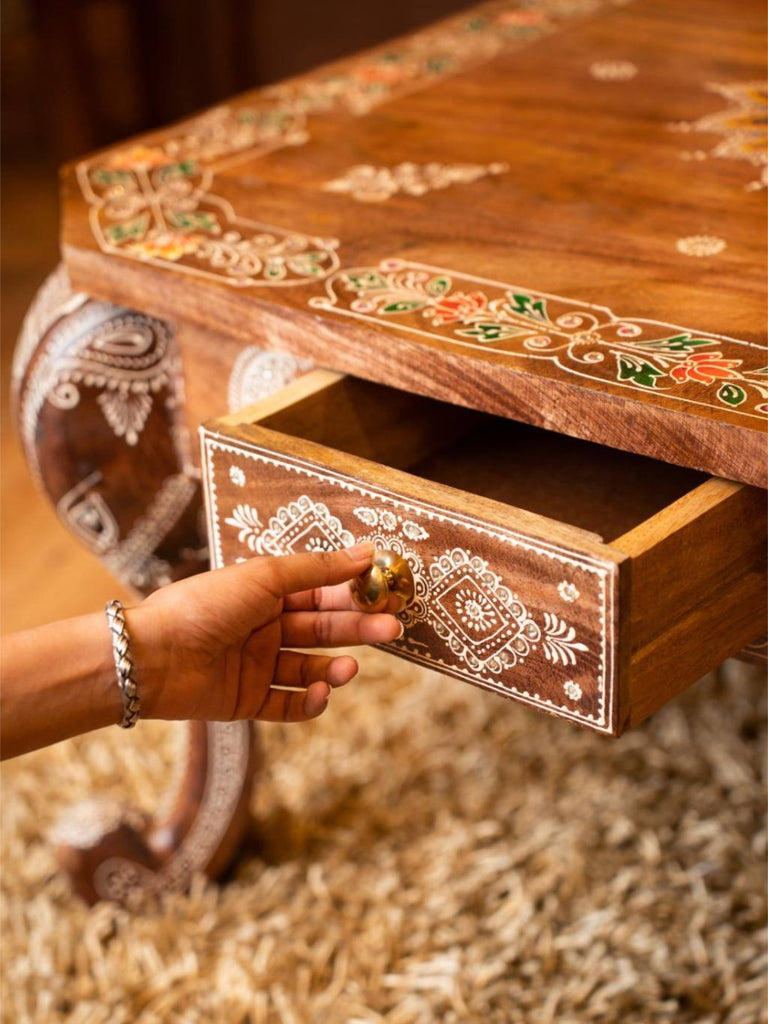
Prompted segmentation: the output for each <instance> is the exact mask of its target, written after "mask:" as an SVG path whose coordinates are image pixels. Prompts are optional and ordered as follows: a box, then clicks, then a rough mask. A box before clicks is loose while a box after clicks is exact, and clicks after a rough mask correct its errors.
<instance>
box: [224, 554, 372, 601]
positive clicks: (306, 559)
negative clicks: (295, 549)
mask: <svg viewBox="0 0 768 1024" xmlns="http://www.w3.org/2000/svg"><path fill="white" fill-rule="evenodd" d="M372 559H373V544H371V543H369V542H365V543H363V544H356V545H355V546H354V547H351V548H342V549H341V550H340V551H311V552H307V553H306V554H299V555H278V556H269V557H263V558H259V559H251V560H250V561H249V562H245V563H243V564H244V565H248V566H253V570H252V571H253V572H257V573H258V574H259V582H260V583H261V585H262V586H263V587H265V588H266V589H267V590H269V591H270V592H271V593H272V594H273V595H274V596H275V597H280V598H283V597H285V596H286V595H287V594H295V593H297V592H301V591H306V590H314V589H316V588H318V587H330V586H334V585H335V584H338V583H343V582H344V581H345V580H351V579H353V578H354V577H355V576H359V575H360V573H362V572H364V571H365V570H366V569H367V568H368V566H369V565H370V564H371V560H372Z"/></svg>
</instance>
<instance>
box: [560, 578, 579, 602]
mask: <svg viewBox="0 0 768 1024" xmlns="http://www.w3.org/2000/svg"><path fill="white" fill-rule="evenodd" d="M557 592H558V594H559V595H560V597H562V599H563V600H564V601H567V602H568V603H569V604H570V603H571V602H573V601H578V600H579V598H580V597H581V594H579V591H578V588H577V587H574V585H573V584H572V583H568V582H567V581H566V580H563V582H562V583H558V585H557Z"/></svg>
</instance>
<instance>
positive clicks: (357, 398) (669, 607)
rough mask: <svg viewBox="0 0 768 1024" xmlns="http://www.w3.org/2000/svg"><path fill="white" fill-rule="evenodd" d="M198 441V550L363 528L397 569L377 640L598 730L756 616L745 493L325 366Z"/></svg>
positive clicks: (706, 658)
mask: <svg viewBox="0 0 768 1024" xmlns="http://www.w3.org/2000/svg"><path fill="white" fill-rule="evenodd" d="M201 437H202V449H203V472H204V484H205V488H206V503H207V508H208V521H209V535H210V543H211V557H212V560H213V564H214V565H223V564H227V563H229V562H231V561H234V560H235V559H237V558H242V557H248V556H249V555H251V554H254V553H273V554H275V553H276V554H287V553H290V552H292V551H298V550H305V549H312V548H313V547H329V546H330V547H334V546H338V545H339V544H342V543H352V541H353V540H354V541H359V540H362V539H364V538H365V539H373V540H374V541H375V543H376V544H377V545H378V546H379V547H381V548H392V549H393V550H394V551H395V552H396V553H398V554H400V555H401V556H402V557H404V558H405V559H406V560H407V561H408V563H409V565H410V567H411V570H412V572H413V575H414V577H415V579H416V598H415V602H414V604H413V605H411V606H410V607H409V608H407V609H406V610H405V612H404V613H403V614H402V619H403V622H404V623H405V625H406V631H405V635H404V636H403V637H402V638H401V639H400V640H396V641H394V642H393V643H392V644H390V645H388V648H389V649H390V650H392V652H393V653H395V654H398V655H400V656H402V657H405V658H409V659H411V660H414V661H416V662H419V663H421V664H428V665H431V666H432V667H435V668H437V669H438V670H439V671H442V672H445V673H446V674H449V675H454V676H456V677H457V678H459V679H463V680H465V681H468V682H471V683H474V684H476V685H479V686H482V687H484V688H486V689H489V690H493V691H494V692H497V693H501V694H504V695H506V696H510V697H512V698H513V699H517V700H521V701H523V702H524V703H527V704H529V705H531V706H533V707H536V708H538V709H540V710H544V711H548V712H550V713H552V714H556V715H560V716H562V717H565V718H567V719H570V720H571V721H574V722H577V723H578V724H581V725H585V726H587V727H589V728H593V729H596V730H598V731H600V732H604V733H608V734H611V735H618V734H620V733H621V732H623V731H624V730H625V729H627V728H629V727H631V726H633V725H636V724H637V723H638V722H640V721H642V719H643V718H645V717H646V716H647V715H648V714H650V713H651V712H652V711H654V710H656V709H657V708H658V707H660V706H661V705H662V704H664V703H666V701H668V700H669V699H671V697H673V696H674V695H675V694H676V693H678V692H680V691H681V690H682V689H684V688H685V687H687V686H689V685H691V684H692V683H693V682H695V681H696V679H698V678H700V677H701V675H703V674H704V673H705V672H706V671H708V670H710V669H712V668H714V667H715V666H716V665H718V664H719V663H720V662H721V661H723V660H724V659H725V658H726V657H728V656H730V655H732V654H734V653H735V652H736V651H737V650H738V649H739V647H741V646H743V645H744V644H745V643H746V642H748V640H749V639H750V638H754V636H756V635H757V634H758V633H759V632H760V630H761V628H762V627H763V625H764V622H765V616H766V600H765V592H766V572H765V545H764V537H765V531H766V512H765V501H764V493H763V492H762V491H760V490H758V489H757V488H752V487H747V486H744V485H741V484H736V483H731V482H727V481H723V480H718V479H714V478H706V477H705V476H702V475H701V474H697V473H694V472H692V471H689V470H683V469H679V468H675V467H672V466H669V465H667V464H664V463H658V462H654V461H653V460H651V459H648V458H645V457H641V456H634V455H628V454H624V453H621V452H618V451H611V450H610V449H606V448H603V447H600V446H596V445H592V444H589V443H586V442H580V441H575V440H572V439H569V438H566V437H561V436H558V435H556V434H553V433H550V432H547V431H541V430H537V429H535V428H532V427H527V426H524V425H521V424H512V423H509V422H508V421H505V420H499V419H497V418H495V417H491V416H489V415H488V414H484V413H479V412H471V411H468V410H454V409H453V407H452V406H449V405H445V404H443V403H439V402H435V401H433V400H428V399H423V398H420V397H418V396H415V395H406V394H404V393H403V392H400V391H396V390H393V389H390V388H386V387H383V386H380V385H373V384H370V383H368V382H365V381H361V380H356V379H353V378H345V377H340V376H338V375H336V374H331V373H329V372H327V371H317V372H316V373H313V374H309V375H307V376H306V377H304V378H302V379H300V380H299V381H297V382H296V383H294V384H293V385H291V386H290V387H288V388H286V389H284V390H283V391H282V392H280V394H279V395H276V396H273V397H272V398H270V399H268V400H266V401H265V402H264V403H262V404H260V405H256V406H253V407H251V408H250V409H246V410H242V411H241V412H240V413H235V414H233V415H230V416H228V417H224V418H222V419H219V420H214V421H212V422H210V423H208V424H206V425H205V427H204V428H203V430H202V431H201ZM553 449H554V452H553ZM606 482H608V485H607V486H606Z"/></svg>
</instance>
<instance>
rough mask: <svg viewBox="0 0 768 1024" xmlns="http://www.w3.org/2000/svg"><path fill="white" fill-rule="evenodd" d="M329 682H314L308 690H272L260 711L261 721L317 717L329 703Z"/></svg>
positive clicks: (285, 720)
mask: <svg viewBox="0 0 768 1024" xmlns="http://www.w3.org/2000/svg"><path fill="white" fill-rule="evenodd" d="M330 692H331V690H330V687H329V686H328V684H327V683H325V682H322V681H318V682H315V683H312V685H311V686H309V687H308V688H307V689H306V690H301V691H300V692H297V691H296V690H292V691H291V690H270V691H269V693H268V694H267V699H266V700H265V701H264V703H263V705H262V707H261V711H260V712H259V716H258V717H259V721H260V722H306V721H308V720H309V719H310V718H317V716H318V715H321V714H322V713H323V711H325V709H326V707H327V705H328V696H329V694H330Z"/></svg>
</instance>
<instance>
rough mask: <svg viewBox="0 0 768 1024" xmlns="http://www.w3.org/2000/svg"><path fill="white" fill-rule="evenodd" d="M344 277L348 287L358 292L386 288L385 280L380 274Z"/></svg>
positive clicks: (348, 275)
mask: <svg viewBox="0 0 768 1024" xmlns="http://www.w3.org/2000/svg"><path fill="white" fill-rule="evenodd" d="M345 276H346V280H347V284H348V287H350V288H352V289H354V290H355V291H358V292H368V291H373V290H375V289H377V288H386V287H387V280H386V278H384V277H382V275H381V274H347V275H345Z"/></svg>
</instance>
